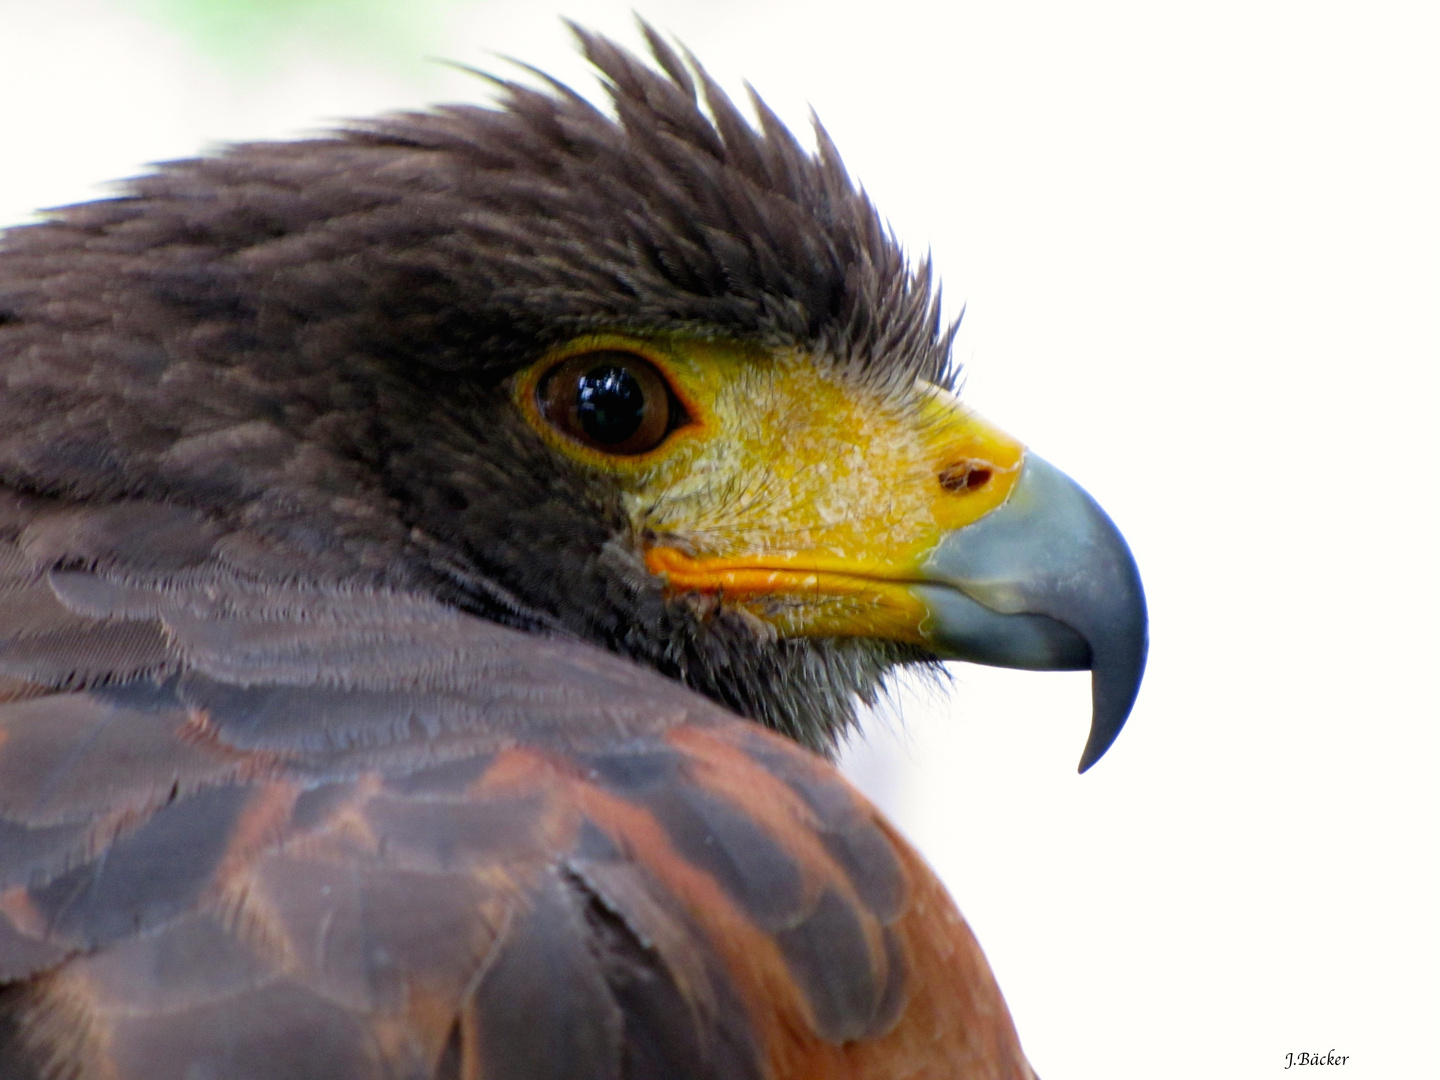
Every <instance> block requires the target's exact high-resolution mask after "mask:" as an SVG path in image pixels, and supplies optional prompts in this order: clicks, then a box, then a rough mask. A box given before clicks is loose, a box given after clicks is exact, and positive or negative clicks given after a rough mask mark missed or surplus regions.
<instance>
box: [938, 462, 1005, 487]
mask: <svg viewBox="0 0 1440 1080" xmlns="http://www.w3.org/2000/svg"><path fill="white" fill-rule="evenodd" d="M991 475H992V470H990V469H989V468H987V467H986V466H985V464H984V463H983V462H979V461H957V462H955V463H954V464H953V465H946V466H945V468H943V469H941V470H940V486H941V487H942V488H944V489H945V490H946V491H953V492H961V491H974V490H975V489H976V488H982V487H984V486H985V485H986V484H988V483H989V482H990V477H991Z"/></svg>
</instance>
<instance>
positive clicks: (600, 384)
mask: <svg viewBox="0 0 1440 1080" xmlns="http://www.w3.org/2000/svg"><path fill="white" fill-rule="evenodd" d="M535 404H536V405H538V406H539V409H540V414H541V415H542V416H543V417H544V418H545V419H546V420H548V421H549V422H550V423H551V424H553V425H554V426H555V427H557V428H559V429H560V430H561V431H563V432H564V433H565V434H566V435H569V436H570V437H571V438H572V439H575V440H577V441H579V442H581V443H583V444H584V445H586V446H589V447H591V448H593V449H595V450H603V451H604V452H605V453H607V454H616V455H630V454H643V453H646V452H647V451H650V450H654V449H655V448H656V447H657V446H659V445H660V444H661V443H662V442H664V441H665V437H666V436H667V435H668V434H669V433H670V432H671V431H672V430H673V429H674V428H676V427H678V426H680V425H681V424H683V423H685V421H686V420H687V419H688V418H687V417H686V415H685V410H684V409H683V408H681V407H680V406H679V405H678V404H677V403H676V402H675V400H674V398H673V396H672V395H671V393H670V390H669V387H668V386H667V384H666V381H665V379H664V378H663V377H662V376H661V375H660V373H659V372H658V371H656V370H655V365H654V364H651V363H650V362H649V361H648V360H646V359H645V358H644V357H641V356H636V355H635V354H634V353H628V352H625V351H623V350H621V349H596V350H595V351H593V352H588V353H581V354H580V355H578V356H572V357H569V358H568V359H566V360H562V361H561V362H560V363H558V364H556V365H555V366H554V367H553V368H551V369H550V370H549V371H548V372H546V373H545V374H544V375H543V376H542V377H541V379H540V381H539V382H538V383H537V384H536V386H535Z"/></svg>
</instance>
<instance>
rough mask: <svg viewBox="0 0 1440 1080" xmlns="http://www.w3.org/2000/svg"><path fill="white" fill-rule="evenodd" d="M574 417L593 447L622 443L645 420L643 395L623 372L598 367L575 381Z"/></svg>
mask: <svg viewBox="0 0 1440 1080" xmlns="http://www.w3.org/2000/svg"><path fill="white" fill-rule="evenodd" d="M575 415H576V419H578V420H579V421H580V426H581V427H582V428H583V429H584V431H585V434H586V435H588V436H590V438H592V439H594V440H595V441H596V442H597V443H600V444H602V445H613V444H615V443H623V442H624V441H625V440H627V439H629V438H630V437H631V436H632V435H634V434H635V433H636V432H637V431H639V430H640V425H641V424H642V423H643V422H644V420H645V391H644V389H643V388H642V387H641V386H640V383H639V381H638V380H637V379H636V378H635V376H634V375H632V374H631V373H630V372H629V371H628V370H626V369H625V368H622V367H617V366H615V365H614V364H602V365H601V366H600V367H596V368H591V369H590V370H589V371H587V372H586V373H585V374H584V375H581V376H580V378H579V380H578V381H577V384H576V390H575Z"/></svg>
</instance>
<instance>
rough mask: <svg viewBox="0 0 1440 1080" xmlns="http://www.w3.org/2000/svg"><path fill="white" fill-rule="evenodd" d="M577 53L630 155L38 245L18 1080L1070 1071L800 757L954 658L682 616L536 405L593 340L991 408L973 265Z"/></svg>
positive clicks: (10, 255) (564, 126) (306, 173)
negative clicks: (633, 340) (877, 700)
mask: <svg viewBox="0 0 1440 1080" xmlns="http://www.w3.org/2000/svg"><path fill="white" fill-rule="evenodd" d="M580 36H581V40H582V43H583V46H584V48H585V51H586V53H587V55H588V56H589V57H590V59H591V60H592V61H593V62H594V63H595V65H596V66H597V67H598V68H599V69H600V70H601V72H602V73H603V74H604V75H605V77H606V78H607V79H608V80H609V83H608V85H609V89H610V92H611V97H612V100H613V102H614V105H615V111H616V117H617V118H616V119H613V120H612V119H611V118H609V117H607V116H605V115H604V114H603V113H601V112H600V111H598V110H597V109H595V108H594V107H592V106H591V105H589V104H588V103H586V102H585V101H584V100H582V99H581V98H579V97H577V96H576V95H574V94H573V93H571V92H570V91H568V90H566V89H565V88H563V87H556V86H552V87H550V88H549V89H548V90H546V91H544V92H540V91H536V90H533V89H527V88H525V87H522V86H519V85H514V84H505V85H504V93H505V100H504V103H503V105H502V106H501V107H500V108H497V109H494V110H485V109H478V108H469V107H451V108H445V109H439V110H437V111H435V112H433V113H426V114H420V115H408V116H401V117H393V118H389V119H383V120H379V121H375V122H372V123H368V124H364V125H359V126H356V127H354V128H352V129H350V130H348V131H346V132H343V133H341V134H339V135H337V136H335V137H333V138H329V139H322V140H315V141H310V142H298V143H281V144H254V145H247V146H239V147H233V148H231V149H229V150H227V151H225V152H223V153H221V154H219V155H218V156H216V157H212V158H204V159H199V160H195V161H187V162H179V163H174V164H170V165H166V166H163V167H161V168H160V169H158V170H157V171H156V172H154V173H153V174H151V175H148V176H145V177H143V178H141V179H139V180H136V181H134V182H133V183H132V184H131V185H130V187H129V190H128V192H127V193H126V194H124V195H123V196H121V197H119V198H116V199H112V200H107V201H104V202H98V203H92V204H87V205H83V206H77V207H70V208H67V209H64V210H61V211H57V212H55V213H54V214H52V215H51V216H50V218H49V219H48V220H47V221H45V222H44V223H42V224H39V225H35V226H29V227H26V228H21V229H15V230H12V231H11V232H10V233H8V234H7V235H6V237H5V238H4V243H3V247H0V984H3V989H0V1077H3V1078H5V1080H21V1078H25V1080H36V1078H42V1077H43V1078H60V1077H65V1078H72V1077H73V1078H77V1080H92V1078H100V1077H105V1078H107V1080H168V1078H171V1077H173V1078H176V1080H180V1078H182V1077H196V1076H204V1077H207V1078H214V1080H225V1078H237V1080H238V1078H248V1077H266V1078H270V1080H283V1078H297V1080H298V1078H302V1077H303V1078H323V1077H335V1078H337V1080H338V1078H341V1077H343V1078H346V1080H359V1078H366V1077H377V1078H378V1077H414V1078H422V1077H423V1078H431V1077H433V1078H437V1080H438V1078H451V1077H455V1078H458V1077H482V1076H483V1077H486V1078H492V1077H502V1078H505V1080H530V1078H535V1080H540V1078H556V1080H558V1078H562V1077H565V1078H575V1080H602V1078H616V1080H619V1078H621V1077H624V1078H627V1080H641V1078H650V1077H654V1078H660V1077H672V1076H681V1075H683V1076H689V1077H714V1078H717V1080H719V1078H724V1080H739V1078H750V1077H754V1078H762V1077H763V1078H768V1080H787V1078H795V1080H798V1078H801V1077H817V1076H826V1077H831V1076H833V1077H853V1078H856V1080H860V1078H871V1077H874V1078H878V1077H901V1076H916V1077H920V1076H925V1077H931V1076H933V1077H941V1076H944V1077H1010V1078H1023V1077H1028V1076H1030V1075H1031V1073H1030V1071H1029V1067H1028V1066H1027V1065H1026V1063H1025V1061H1024V1057H1023V1055H1022V1054H1021V1052H1020V1050H1019V1046H1018V1043H1017V1042H1016V1039H1015V1035H1014V1031H1013V1029H1012V1027H1011V1025H1010V1021H1009V1018H1008V1016H1007V1014H1006V1012H1005V1008H1004V1005H1003V1002H1002V1001H1001V999H1000V996H999V992H998V990H997V989H996V988H995V985H994V982H993V980H992V978H991V977H990V974H989V972H988V969H987V968H986V965H985V963H984V960H983V957H982V956H981V955H980V953H979V950H978V948H977V947H976V946H975V944H974V941H973V939H972V938H971V937H970V935H969V932H968V930H967V929H966V928H965V926H964V923H963V922H962V921H961V920H960V917H959V915H958V914H957V913H956V912H955V910H954V908H953V906H952V905H951V903H950V901H949V899H948V898H947V897H946V896H945V895H944V892H943V890H942V889H941V887H940V886H939V884H938V882H937V881H936V880H935V878H934V877H933V875H932V874H931V873H930V871H929V870H928V869H927V868H926V867H925V866H924V864H923V863H922V862H921V861H920V860H919V859H918V858H917V857H916V855H915V854H914V853H913V852H912V851H911V850H910V849H909V848H908V846H906V844H905V843H904V841H903V840H901V839H900V838H899V837H898V836H897V835H896V834H895V833H894V831H893V830H892V829H891V828H890V826H889V825H888V824H886V823H885V822H884V821H883V820H882V819H881V818H880V817H879V816H878V814H877V813H876V812H875V811H874V809H873V808H871V807H870V806H869V805H868V804H866V803H865V801H864V800H863V799H861V798H860V797H859V796H858V795H856V794H855V793H854V792H853V791H852V790H851V789H850V788H849V787H848V786H847V785H846V784H845V783H844V782H843V781H842V780H841V779H840V778H839V776H838V775H837V774H836V773H835V772H834V770H833V769H832V768H831V767H830V766H829V765H827V764H826V763H825V762H824V761H823V760H821V759H820V758H818V757H815V756H813V755H812V754H810V753H809V752H808V751H806V750H804V749H801V748H799V747H797V746H796V745H795V743H794V742H793V741H792V739H793V740H798V741H799V742H800V743H803V744H805V745H806V746H809V747H811V748H816V749H820V750H825V749H828V748H830V747H833V745H834V742H835V739H836V737H837V736H838V735H839V734H840V733H841V732H843V731H844V730H845V728H846V727H847V726H848V725H850V724H851V723H852V722H853V718H854V707H855V701H856V700H857V699H860V700H867V699H871V698H873V695H874V694H875V692H876V689H877V687H878V686H879V684H880V681H881V679H882V678H883V676H884V674H885V672H886V671H887V670H888V669H890V668H891V667H892V666H893V665H895V664H896V663H900V662H911V663H926V662H932V661H933V657H932V654H931V653H930V652H929V651H928V649H927V648H926V647H925V646H924V645H923V644H920V643H916V641H913V640H904V639H903V636H901V637H900V638H897V639H886V638H884V637H881V636H831V637H825V636H785V635H783V634H777V633H776V632H775V631H774V630H773V629H771V628H769V627H768V626H767V625H766V624H765V623H764V621H763V619H757V617H756V616H755V614H754V613H753V611H752V610H750V609H746V608H745V607H744V606H743V605H739V604H733V603H730V602H728V601H727V600H726V598H725V597H724V596H723V595H721V596H718V597H717V596H713V595H701V594H698V593H686V594H681V595H676V594H675V593H674V592H673V591H671V590H667V588H666V584H665V581H664V580H663V578H662V577H660V576H657V575H656V574H655V573H653V572H652V571H651V570H650V569H647V564H646V562H645V560H644V552H645V550H646V545H647V544H649V543H651V542H652V541H653V540H654V537H653V536H647V535H642V534H643V532H644V530H643V529H637V526H636V525H635V524H634V522H635V518H634V516H633V514H632V513H631V512H630V511H629V510H628V509H627V506H628V505H629V504H627V502H626V499H627V498H632V493H631V489H630V488H627V487H626V483H627V482H628V481H626V480H625V479H624V476H622V475H620V474H619V473H617V474H615V475H613V476H612V475H610V474H607V473H605V472H604V471H603V470H597V469H596V468H594V467H590V466H587V465H586V464H585V461H586V460H588V459H584V458H583V455H580V456H578V457H577V456H576V455H579V454H580V451H578V450H577V451H576V453H575V454H572V455H570V456H567V454H566V453H564V452H560V451H557V449H556V448H555V444H554V443H553V440H552V441H547V437H544V436H543V434H542V433H538V432H537V429H536V428H535V427H534V425H533V424H532V423H529V422H527V420H526V419H525V417H524V415H522V410H519V409H517V407H516V403H515V399H514V385H515V383H514V379H515V378H516V377H517V373H520V372H522V371H524V370H526V369H527V368H528V367H529V366H531V365H534V364H535V363H536V362H537V361H538V360H540V359H541V358H542V357H544V356H545V355H547V354H548V353H549V352H550V351H551V350H553V349H555V348H557V347H559V346H562V345H563V344H564V343H565V342H567V341H571V340H575V339H577V336H579V337H580V338H581V339H583V335H586V334H593V333H597V332H604V333H607V334H631V335H648V336H649V339H654V340H665V341H671V340H674V341H689V342H700V343H716V342H719V343H724V344H725V347H726V348H731V349H739V350H748V351H747V352H745V355H746V356H751V355H754V356H759V357H762V358H763V357H777V358H784V357H787V356H791V355H792V354H795V355H798V354H800V353H803V354H804V355H805V356H807V357H809V358H810V360H809V361H808V362H811V363H813V364H814V365H817V366H818V368H819V369H824V370H829V371H833V372H837V373H839V374H838V375H837V376H836V377H837V378H839V379H840V380H841V381H842V382H843V383H845V385H847V386H853V387H856V388H859V389H857V391H856V392H857V393H861V392H862V391H863V393H866V394H873V395H874V396H875V398H876V400H881V401H883V400H888V399H887V398H886V397H885V395H887V394H889V393H891V392H892V391H894V392H896V393H898V392H899V390H897V389H896V388H900V390H904V389H905V388H913V387H914V385H915V384H916V380H917V379H923V380H928V381H930V382H935V383H944V382H946V380H947V378H948V374H947V371H948V369H947V363H948V359H947V358H948V351H949V342H950V332H949V331H948V330H947V329H946V327H944V326H943V325H942V323H941V321H940V317H939V305H938V299H937V296H936V294H935V292H934V290H933V289H932V288H931V284H930V280H929V272H928V269H927V268H924V267H921V268H920V269H918V270H916V269H912V268H911V267H910V266H909V265H908V264H907V262H906V260H905V258H904V256H903V255H902V253H901V252H900V251H899V249H898V248H897V246H896V244H895V242H894V240H893V238H892V237H891V236H890V234H889V233H888V232H887V231H886V229H885V227H884V226H883V224H882V223H881V221H880V219H879V217H878V216H877V214H876V212H875V210H874V208H873V207H872V206H871V205H870V203H869V202H868V200H867V199H866V198H865V197H864V196H863V195H862V194H860V193H859V192H858V191H857V190H856V188H855V187H854V186H853V185H852V183H851V182H850V180H849V179H848V177H847V176H846V174H845V171H844V169H843V167H842V166H841V164H840V161H839V158H838V155H837V154H836V152H835V150H834V148H833V146H832V145H831V144H830V142H829V140H828V139H827V138H826V137H825V136H824V133H823V131H821V132H820V134H819V152H818V155H816V156H810V155H808V154H807V153H805V152H804V151H803V150H802V149H801V148H800V147H799V145H798V144H797V143H796V142H795V140H794V139H793V138H792V137H791V136H790V134H789V133H788V132H787V131H785V130H784V128H783V127H782V126H781V125H780V124H779V122H778V121H777V120H776V119H775V118H774V116H773V115H772V114H771V113H770V112H769V111H768V110H766V109H765V107H764V106H763V104H762V103H760V102H758V101H757V102H756V103H755V107H756V109H757V111H758V113H759V117H760V121H761V127H760V130H759V131H755V130H752V129H751V127H750V126H749V125H748V124H747V123H746V121H744V120H743V119H742V118H741V116H740V114H739V112H738V111H737V110H736V108H735V107H734V106H733V105H732V104H731V103H730V102H729V101H728V99H726V98H725V96H724V95H723V94H721V93H720V92H719V91H718V90H717V89H716V88H715V86H714V85H713V84H712V83H711V82H710V80H709V79H708V78H707V77H706V76H705V75H704V73H703V72H702V71H701V70H700V69H699V68H698V66H696V65H694V64H693V63H691V64H689V65H688V66H687V64H686V63H685V62H682V60H681V59H680V58H679V57H678V56H677V55H676V54H675V53H674V52H673V51H672V50H671V49H670V47H669V46H667V45H666V44H665V43H664V42H662V41H661V40H660V39H659V38H657V37H656V36H655V35H654V34H651V33H649V32H648V31H647V36H648V38H649V41H650V45H651V48H652V50H653V52H654V57H655V60H656V62H657V63H658V64H659V66H660V68H661V69H662V72H658V73H657V72H656V71H654V70H652V69H650V68H649V67H647V66H646V65H644V64H643V63H641V62H640V61H638V60H637V59H636V58H634V57H632V56H630V55H629V54H627V53H625V52H624V51H622V50H620V49H618V48H617V47H616V46H614V45H612V44H611V43H609V42H607V41H605V40H603V39H601V38H598V37H594V36H591V35H588V34H585V33H584V32H580ZM697 83H698V86H697ZM702 102H703V104H702ZM605 355H610V354H608V353H607V354H605ZM756 362H757V363H761V364H763V363H768V362H769V361H766V360H764V359H762V360H760V361H756ZM774 362H775V363H777V364H778V363H781V360H780V359H777V360H775V361H774ZM784 362H786V363H789V362H790V361H788V360H786V361H784ZM906 392H910V391H908V390H907V391H906ZM867 400H868V399H867ZM677 407H678V406H677ZM966 460H967V462H969V459H966ZM957 467H958V466H955V465H953V464H951V465H947V466H946V470H948V471H946V470H942V484H941V486H942V487H944V481H943V477H944V476H950V475H954V470H955V468H957ZM926 468H929V466H928V465H927V466H926ZM965 469H966V472H965V475H966V476H967V477H968V476H972V475H973V476H976V477H981V479H980V480H978V481H976V483H977V484H979V485H983V484H984V483H985V482H987V481H988V479H989V477H990V475H991V473H990V472H989V471H985V470H983V469H980V468H979V466H976V465H974V463H973V462H969V463H968V464H965ZM627 475H628V474H627ZM965 487H966V485H959V486H958V487H957V486H956V485H953V484H951V485H950V486H949V487H948V488H946V489H945V490H946V491H947V492H953V491H961V492H962V494H963V489H964V488H965ZM742 494H743V493H742ZM727 497H731V498H732V499H733V500H735V501H743V500H740V497H739V496H738V495H736V496H727ZM747 497H751V498H752V501H753V497H752V496H747ZM946 497H949V496H948V495H947V496H946ZM1067 633H1068V631H1067ZM1071 637H1072V638H1073V635H1071ZM1066 640H1067V641H1068V640H1070V639H1066ZM1067 647H1068V646H1067ZM1136 677H1137V678H1138V675H1137V676H1136ZM1132 697H1133V691H1132ZM737 714H738V715H737ZM1121 719H1123V715H1122V717H1121ZM767 729H768V730H767ZM1117 729H1118V728H1117ZM777 733H778V734H777ZM783 736H790V738H785V737H783ZM1110 737H1113V735H1111V736H1110Z"/></svg>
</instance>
